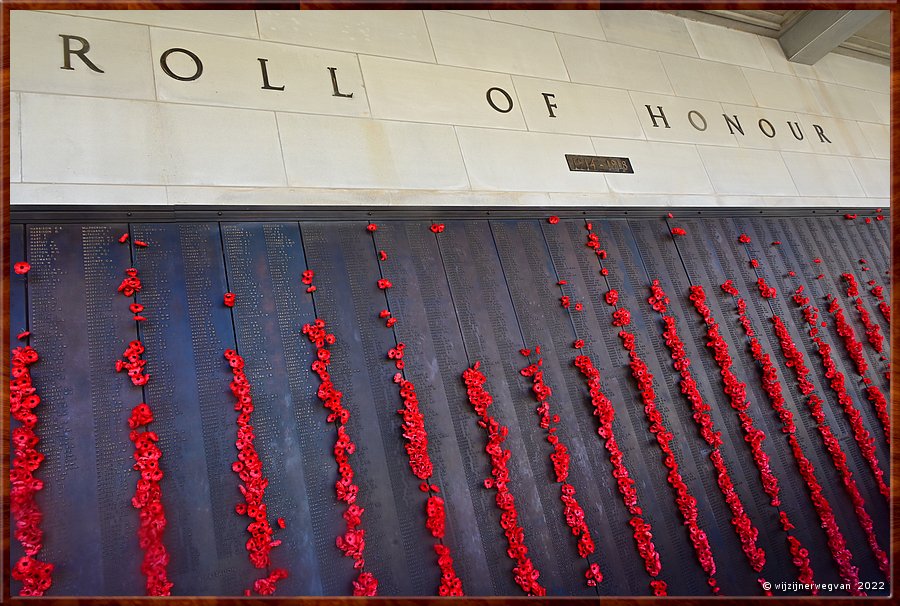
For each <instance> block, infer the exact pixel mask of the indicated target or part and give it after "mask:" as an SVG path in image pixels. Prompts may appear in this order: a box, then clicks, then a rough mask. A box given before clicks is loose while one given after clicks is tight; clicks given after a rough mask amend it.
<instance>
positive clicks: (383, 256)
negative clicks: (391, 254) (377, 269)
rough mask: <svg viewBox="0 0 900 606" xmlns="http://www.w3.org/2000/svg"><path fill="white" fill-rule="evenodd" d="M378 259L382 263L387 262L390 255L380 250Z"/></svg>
mask: <svg viewBox="0 0 900 606" xmlns="http://www.w3.org/2000/svg"><path fill="white" fill-rule="evenodd" d="M378 258H379V259H380V260H381V261H387V259H388V255H387V253H386V252H384V251H383V250H379V251H378Z"/></svg>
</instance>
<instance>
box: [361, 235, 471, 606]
mask: <svg viewBox="0 0 900 606" xmlns="http://www.w3.org/2000/svg"><path fill="white" fill-rule="evenodd" d="M377 229H378V227H377V225H375V224H374V223H369V224H368V225H367V226H366V230H367V231H368V232H369V233H370V234H371V235H372V242H373V244H374V243H375V231H377ZM431 231H432V232H433V233H435V234H439V233H441V232H443V231H444V225H443V224H442V223H435V224H433V225H432V226H431ZM387 260H388V255H387V253H386V252H385V251H383V250H380V251H379V252H378V261H379V268H381V269H382V276H383V275H384V272H383V266H382V264H383V263H385V262H386V261H387ZM378 287H379V288H380V289H381V290H383V291H384V292H385V299H386V300H387V299H388V297H387V292H388V289H390V288H392V287H393V284H391V283H390V281H389V280H385V279H383V278H382V279H380V280H379V281H378ZM379 317H380V318H382V319H386V321H385V326H386V327H387V328H389V329H390V328H392V327H393V326H394V325H395V324H396V323H397V318H396V317H394V316H393V315H392V314H391V312H390V311H389V310H387V309H383V310H382V311H381V312H380V313H379ZM405 349H406V345H405V344H404V343H401V342H398V341H397V340H396V333H395V334H394V347H392V348H391V349H390V350H389V351H388V352H387V358H388V359H389V360H391V361H392V362H393V364H394V366H395V368H396V369H397V372H396V373H395V374H394V383H396V384H397V386H398V388H399V390H400V398H401V399H402V400H403V408H402V409H401V410H398V411H397V413H398V414H399V415H400V416H402V417H403V437H404V438H405V439H406V442H407V443H406V454H407V456H408V458H409V468H410V470H412V473H413V475H414V476H415V477H417V478H418V479H419V480H421V481H422V484H421V485H420V486H419V488H420V489H421V490H422V492H424V493H426V494H428V498H427V500H426V501H425V516H426V517H425V527H426V528H428V530H429V532H431V535H432V536H433V537H434V538H435V539H437V541H436V542H435V544H434V551H435V553H436V554H437V556H438V567H439V568H440V570H441V582H440V585H439V586H438V595H442V596H461V595H464V594H463V587H462V581H461V580H460V579H459V577H458V576H457V574H456V571H455V569H454V568H453V556H452V555H451V553H450V548H449V547H447V545H445V544H444V535H445V533H446V528H445V527H446V518H445V511H444V499H443V498H441V497H440V496H439V494H440V492H441V490H440V487H439V486H438V485H437V484H436V483H435V482H434V481H433V480H432V477H433V472H434V465H433V464H432V462H431V457H430V456H429V454H428V432H427V431H426V430H425V415H424V414H422V411H421V409H420V408H419V398H418V396H417V395H416V386H415V385H414V384H413V382H412V381H410V380H408V379H406V374H405V371H404V368H405V365H406V362H405V360H404V350H405Z"/></svg>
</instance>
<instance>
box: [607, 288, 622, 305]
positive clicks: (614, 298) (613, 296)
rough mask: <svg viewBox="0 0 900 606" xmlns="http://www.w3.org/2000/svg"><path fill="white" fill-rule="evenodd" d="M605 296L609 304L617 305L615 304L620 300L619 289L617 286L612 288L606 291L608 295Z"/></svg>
mask: <svg viewBox="0 0 900 606" xmlns="http://www.w3.org/2000/svg"><path fill="white" fill-rule="evenodd" d="M604 298H605V299H606V304H607V305H612V306H615V304H616V303H618V302H619V291H618V290H616V289H615V288H610V289H609V290H608V291H606V295H604Z"/></svg>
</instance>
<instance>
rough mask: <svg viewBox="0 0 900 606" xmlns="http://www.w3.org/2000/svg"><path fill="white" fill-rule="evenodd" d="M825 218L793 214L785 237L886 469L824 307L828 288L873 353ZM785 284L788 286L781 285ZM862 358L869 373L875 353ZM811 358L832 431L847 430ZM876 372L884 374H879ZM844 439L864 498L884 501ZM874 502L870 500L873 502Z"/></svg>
mask: <svg viewBox="0 0 900 606" xmlns="http://www.w3.org/2000/svg"><path fill="white" fill-rule="evenodd" d="M828 220H830V219H826V220H822V219H798V220H797V221H796V223H794V224H793V225H792V226H793V228H794V229H793V230H791V233H790V234H788V241H789V242H790V245H791V246H793V247H794V253H795V254H798V255H799V258H795V266H796V268H797V269H796V270H795V271H796V273H797V276H798V278H802V279H803V281H804V282H805V284H806V292H807V294H808V296H809V297H810V299H811V303H812V304H813V305H814V306H816V307H818V308H819V311H820V314H819V316H820V320H821V321H824V322H825V323H826V324H827V327H825V328H824V330H820V336H822V338H823V339H824V340H825V341H826V342H827V343H828V344H829V345H831V356H832V358H833V359H834V361H835V364H836V365H837V367H838V370H840V371H841V372H842V373H843V374H844V378H845V379H846V381H845V385H846V388H847V393H848V394H849V395H850V397H851V398H853V403H854V405H855V406H856V408H857V410H859V411H860V413H862V418H863V422H864V424H865V426H866V429H868V430H869V433H870V434H871V435H872V436H874V437H875V438H876V440H875V446H876V448H877V451H878V460H879V462H880V463H881V467H882V469H884V470H887V469H888V461H889V453H888V451H887V441H886V440H885V439H884V432H883V431H882V429H881V426H880V424H879V422H878V418H877V416H876V414H875V410H874V407H873V406H872V404H871V403H870V402H868V400H867V399H866V395H865V392H864V391H863V390H862V382H861V379H860V378H859V375H858V374H857V373H856V365H855V364H854V363H853V361H852V359H851V358H850V356H849V355H848V353H847V350H846V348H845V347H844V343H843V339H841V337H840V335H838V334H837V331H836V329H835V323H834V319H833V318H832V316H831V314H829V313H828V311H827V309H828V302H827V301H826V300H825V295H826V294H832V295H835V296H837V297H838V299H839V301H840V303H841V306H842V307H843V308H844V316H845V317H846V319H847V322H848V323H849V324H850V325H851V326H853V327H854V331H855V332H856V337H857V339H861V340H862V341H863V352H864V353H872V350H871V348H870V347H869V344H868V343H867V342H865V333H864V332H861V331H860V330H859V327H860V326H861V324H860V323H859V321H858V319H856V316H857V312H856V309H855V308H854V307H853V306H852V305H848V300H847V297H846V296H845V292H846V285H845V283H844V281H843V280H842V279H841V277H840V274H841V273H843V271H845V266H843V264H842V263H841V262H840V260H837V257H838V253H837V251H836V248H839V247H841V246H843V245H842V244H840V243H839V242H837V241H831V240H830V238H829V234H828V232H827V231H826V230H825V229H824V226H825V223H826V221H828ZM762 222H763V224H764V225H766V226H768V227H769V228H770V230H771V229H773V228H774V229H777V228H778V227H779V226H778V224H777V223H772V222H771V221H770V220H768V219H766V220H763V221H762ZM798 243H799V245H800V247H801V249H800V250H802V251H803V252H800V251H799V250H798V249H797V248H796V245H797V244H798ZM814 258H820V259H821V260H822V262H821V263H813V261H812V260H813V259H814ZM819 275H824V277H823V278H822V279H821V280H818V279H816V278H817V276H819ZM785 288H788V287H787V286H786V287H785ZM792 293H793V289H791V290H789V291H788V290H786V291H785V292H784V294H785V295H787V294H792ZM791 306H792V307H793V311H794V314H793V317H794V318H796V319H797V321H798V322H799V321H802V316H801V314H800V311H799V308H797V306H796V305H795V304H793V302H792V303H791ZM804 326H805V324H804ZM801 328H802V327H801ZM804 337H805V338H806V340H807V342H809V343H811V342H812V340H811V338H810V337H809V336H808V331H806V330H805V329H804ZM867 350H868V352H867ZM867 359H868V361H869V366H870V373H869V374H873V373H872V370H871V369H872V368H877V367H878V366H877V364H878V358H877V357H876V358H875V359H874V361H873V360H872V359H871V358H867ZM811 362H812V364H811V367H812V368H814V369H815V371H816V372H817V373H818V375H819V377H820V380H821V382H822V384H823V386H824V387H825V388H826V392H825V393H823V394H820V395H821V396H822V398H823V399H824V400H825V401H826V402H828V403H829V404H830V405H831V407H832V408H833V409H834V410H835V411H836V413H837V418H838V421H837V423H836V425H833V426H832V429H834V430H835V431H837V428H838V427H840V428H841V434H839V435H841V436H844V435H846V436H850V435H852V433H851V429H850V423H849V421H848V420H847V418H846V415H844V414H843V412H842V411H841V409H840V405H839V403H838V400H837V395H836V394H835V393H834V391H833V390H832V389H831V386H830V385H828V384H827V378H826V376H825V370H824V367H823V365H822V360H821V357H819V355H818V352H816V353H815V355H814V356H813V357H812V358H811ZM873 363H874V365H873ZM881 378H882V379H884V377H883V375H882V377H881ZM882 389H883V390H885V393H887V386H886V385H882ZM848 439H849V442H848V445H847V446H846V447H845V448H844V450H845V452H847V455H848V457H849V458H850V460H851V461H852V463H853V464H854V466H853V467H852V468H853V470H854V476H855V477H856V481H857V484H859V485H860V490H861V491H862V494H863V496H864V497H866V501H867V502H868V501H872V500H873V499H875V500H877V502H878V505H882V506H884V505H886V504H885V501H884V498H883V497H882V496H881V494H880V493H879V492H878V489H877V486H876V484H875V481H874V477H873V476H872V473H871V471H870V470H869V469H868V465H867V464H866V463H865V460H864V459H863V458H862V454H861V453H860V450H859V447H858V446H857V445H856V443H855V441H853V440H852V439H850V438H848ZM873 506H875V504H874V503H873ZM870 511H871V509H870Z"/></svg>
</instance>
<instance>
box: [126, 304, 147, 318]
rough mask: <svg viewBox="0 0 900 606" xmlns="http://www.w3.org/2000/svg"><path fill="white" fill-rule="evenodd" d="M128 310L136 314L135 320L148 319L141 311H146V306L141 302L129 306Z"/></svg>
mask: <svg viewBox="0 0 900 606" xmlns="http://www.w3.org/2000/svg"><path fill="white" fill-rule="evenodd" d="M128 310H129V311H130V312H131V313H133V314H134V321H135V322H143V321H145V320H146V319H147V318H145V317H144V316H142V315H140V313H141V312H142V311H144V306H143V305H141V304H140V303H132V304H131V305H129V306H128Z"/></svg>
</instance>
